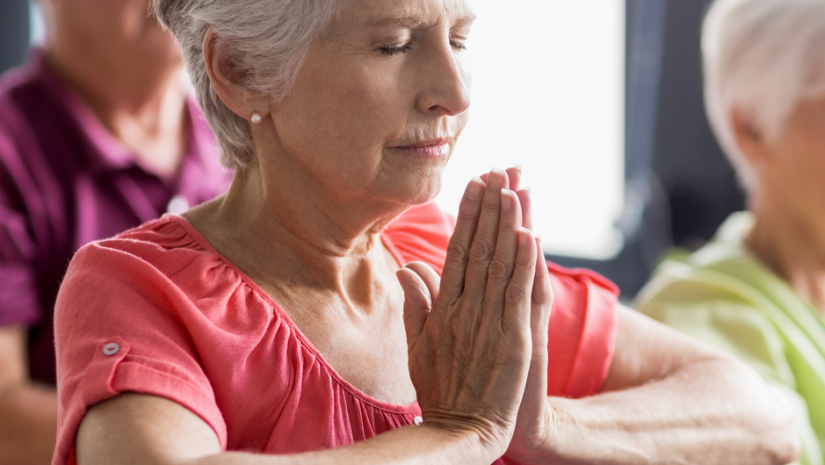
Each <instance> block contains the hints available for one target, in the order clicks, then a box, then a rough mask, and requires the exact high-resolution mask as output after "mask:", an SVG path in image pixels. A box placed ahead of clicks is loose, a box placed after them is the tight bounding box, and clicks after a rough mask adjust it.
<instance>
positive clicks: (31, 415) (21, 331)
mask: <svg viewBox="0 0 825 465" xmlns="http://www.w3.org/2000/svg"><path fill="white" fill-rule="evenodd" d="M56 429H57V395H56V393H55V391H54V389H51V388H49V387H46V386H40V385H37V384H35V383H32V382H30V381H29V378H28V374H27V370H26V330H25V328H22V327H19V326H13V327H6V328H0V465H46V464H49V463H50V462H51V458H52V451H53V450H54V442H55V430H56Z"/></svg>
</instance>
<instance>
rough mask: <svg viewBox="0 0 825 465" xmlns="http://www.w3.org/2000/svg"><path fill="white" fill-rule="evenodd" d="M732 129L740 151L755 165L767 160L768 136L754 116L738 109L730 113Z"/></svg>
mask: <svg viewBox="0 0 825 465" xmlns="http://www.w3.org/2000/svg"><path fill="white" fill-rule="evenodd" d="M730 122H731V129H732V130H733V137H734V139H735V140H736V145H737V146H739V151H740V152H741V153H742V155H744V156H745V158H746V159H747V160H748V163H749V164H750V165H751V166H753V167H756V166H759V165H761V164H763V163H764V162H765V160H766V156H767V154H768V152H767V149H768V146H767V142H768V141H767V138H766V137H765V134H764V131H762V130H761V129H760V128H759V126H758V125H757V124H756V123H755V122H754V121H753V118H752V117H750V116H748V115H746V114H745V113H744V112H742V111H741V110H738V109H734V110H733V111H731V113H730Z"/></svg>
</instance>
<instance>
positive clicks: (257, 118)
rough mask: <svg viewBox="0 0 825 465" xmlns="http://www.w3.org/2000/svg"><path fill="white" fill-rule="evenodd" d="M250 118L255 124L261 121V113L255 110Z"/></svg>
mask: <svg viewBox="0 0 825 465" xmlns="http://www.w3.org/2000/svg"><path fill="white" fill-rule="evenodd" d="M249 120H250V121H252V123H254V124H258V123H260V122H261V114H260V113H258V112H257V111H253V112H252V116H251V117H250V118H249Z"/></svg>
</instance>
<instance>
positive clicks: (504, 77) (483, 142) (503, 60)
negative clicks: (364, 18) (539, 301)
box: [436, 0, 625, 260]
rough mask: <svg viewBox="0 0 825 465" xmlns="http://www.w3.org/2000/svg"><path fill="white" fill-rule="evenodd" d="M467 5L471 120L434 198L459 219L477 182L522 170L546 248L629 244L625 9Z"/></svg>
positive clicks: (495, 2)
mask: <svg viewBox="0 0 825 465" xmlns="http://www.w3.org/2000/svg"><path fill="white" fill-rule="evenodd" d="M472 5H473V7H474V10H475V13H476V14H477V15H478V19H477V20H476V23H475V25H474V26H473V30H472V33H471V35H470V40H469V42H468V51H467V53H468V54H469V59H470V65H471V69H472V107H471V110H470V123H469V124H468V126H467V128H466V129H465V130H464V133H463V134H462V136H461V139H460V142H459V143H458V145H457V146H456V150H455V152H454V154H453V158H452V160H450V163H449V165H448V167H447V169H446V170H445V174H444V180H443V187H442V192H441V194H440V195H439V197H438V198H437V199H436V200H437V202H438V203H439V205H440V206H441V207H442V208H444V209H445V210H446V211H449V212H453V213H455V212H456V211H457V209H458V202H459V200H460V198H461V194H462V193H463V191H464V187H465V186H466V184H467V181H469V179H470V177H472V176H474V175H478V174H481V173H484V172H486V171H489V170H490V168H492V167H493V166H498V167H500V168H506V167H509V166H512V165H514V164H517V163H519V164H521V165H522V166H523V167H524V173H525V175H524V185H525V186H529V187H530V188H531V189H532V193H533V199H534V204H535V207H534V208H535V210H534V222H535V229H536V231H537V233H539V234H541V236H542V242H543V244H544V247H545V253H548V254H552V255H564V256H573V257H582V258H590V259H600V260H606V259H609V258H612V257H613V256H614V255H616V254H617V253H618V252H619V251H620V250H621V248H622V246H623V241H622V235H621V233H620V232H619V231H618V230H617V229H616V228H615V227H614V223H615V221H616V220H617V219H618V217H619V215H620V213H621V208H622V205H623V197H624V99H625V90H624V89H625V87H624V75H625V56H624V55H625V2H622V1H616V0H583V1H561V0H524V1H522V2H502V1H500V0H473V2H472Z"/></svg>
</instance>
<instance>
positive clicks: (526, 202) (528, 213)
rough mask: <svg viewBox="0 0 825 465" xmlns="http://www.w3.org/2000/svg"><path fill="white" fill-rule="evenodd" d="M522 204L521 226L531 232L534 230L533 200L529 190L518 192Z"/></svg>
mask: <svg viewBox="0 0 825 465" xmlns="http://www.w3.org/2000/svg"><path fill="white" fill-rule="evenodd" d="M516 195H518V200H519V203H521V225H522V226H524V227H525V228H527V229H529V230H530V231H532V230H533V198H532V192H531V191H530V189H529V188H526V189H521V190H519V191H518V192H516Z"/></svg>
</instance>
